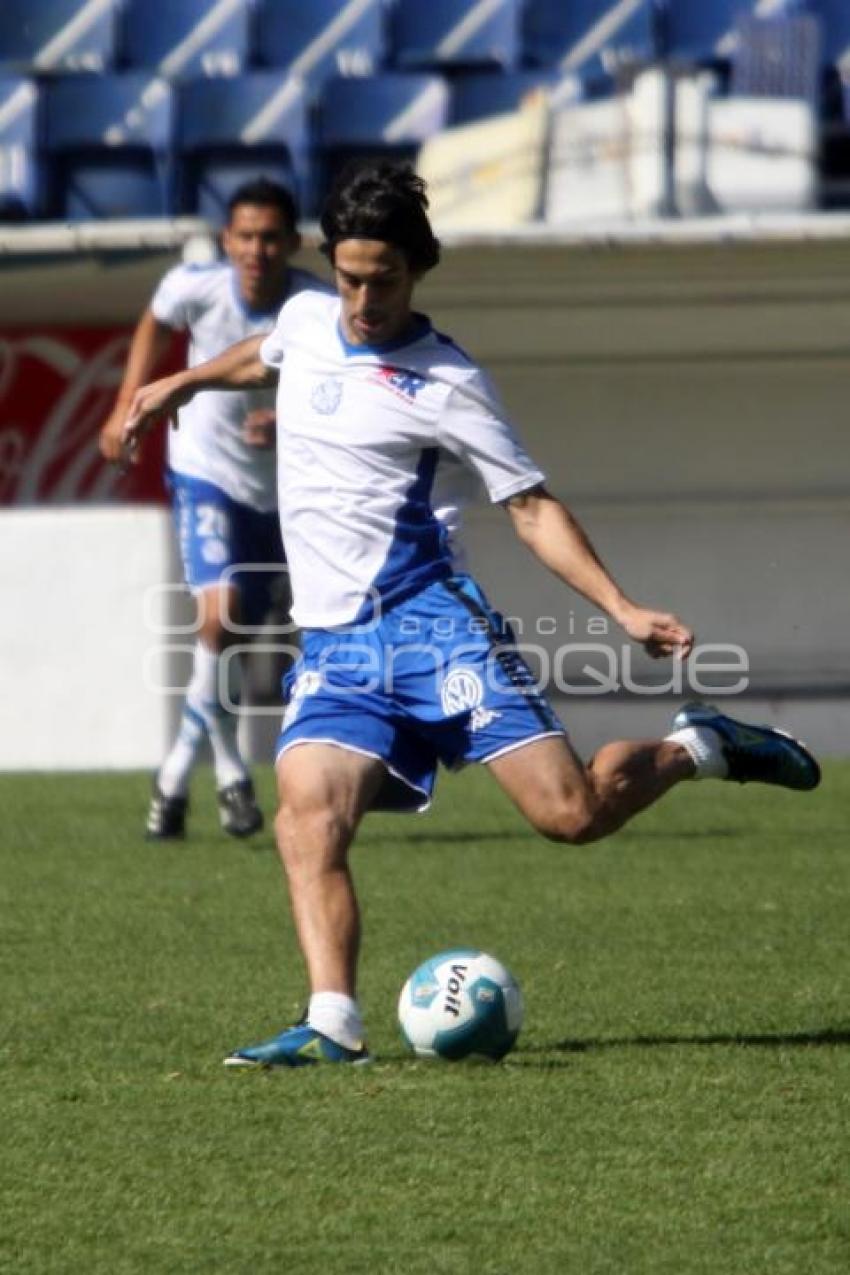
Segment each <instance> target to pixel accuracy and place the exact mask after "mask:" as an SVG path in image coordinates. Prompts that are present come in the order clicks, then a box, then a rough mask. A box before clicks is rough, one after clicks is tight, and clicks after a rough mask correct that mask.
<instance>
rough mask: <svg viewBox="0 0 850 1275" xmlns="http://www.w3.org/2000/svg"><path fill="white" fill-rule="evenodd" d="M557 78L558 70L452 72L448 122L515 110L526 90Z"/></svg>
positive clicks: (529, 91) (546, 83) (459, 121)
mask: <svg viewBox="0 0 850 1275" xmlns="http://www.w3.org/2000/svg"><path fill="white" fill-rule="evenodd" d="M557 81H558V76H557V74H555V73H553V72H547V71H513V72H511V71H503V72H501V73H495V74H494V73H490V74H488V73H487V72H482V71H473V72H470V73H468V74H466V75H458V76H455V77H454V78H453V79H452V86H451V106H450V123H452V124H470V123H472V122H473V121H474V120H480V119H486V118H487V116H488V115H501V114H503V113H505V112H507V111H515V110H516V109H517V107H518V106H519V104H520V102H521V101H522V99H523V98H524V97H526V96H527V94H529V93H533V92H534V91H535V90H538V89H546V88H551V87H552V85H553V84H556V83H557Z"/></svg>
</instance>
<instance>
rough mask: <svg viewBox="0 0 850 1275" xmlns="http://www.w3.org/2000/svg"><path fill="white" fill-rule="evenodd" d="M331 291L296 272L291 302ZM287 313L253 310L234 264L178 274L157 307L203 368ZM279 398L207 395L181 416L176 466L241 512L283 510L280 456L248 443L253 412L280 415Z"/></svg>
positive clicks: (173, 438)
mask: <svg viewBox="0 0 850 1275" xmlns="http://www.w3.org/2000/svg"><path fill="white" fill-rule="evenodd" d="M323 286H324V285H323V284H322V283H321V282H320V281H319V280H318V279H316V278H315V277H314V276H313V275H311V274H307V273H306V271H303V270H290V271H289V282H288V287H287V291H286V297H285V300H288V299H289V298H290V297H292V296H294V295H295V293H296V292H299V291H301V290H302V289H303V288H322V287H323ZM279 309H280V307H279V306H276V307H275V308H274V310H272V311H269V312H267V313H263V312H259V311H253V310H249V309H248V308H247V306H246V304H245V302H244V301H243V300H242V297H241V295H240V293H239V283H238V279H237V276H236V272H235V271H234V269H233V267H232V266H230V265H229V264H215V265H210V266H191V265H190V266H177V267H175V269H174V270H170V271H169V272H168V274H167V275H165V277H164V278H163V280H162V282H161V283H160V285H159V287H158V288H157V290H156V292H155V293H154V297H153V300H152V302H151V310H152V312H153V315H154V318H155V319H156V320H157V321H158V322H159V323H164V324H167V326H168V327H170V328H176V329H178V330H180V331H188V332H189V336H190V344H189V357H188V363H189V366H190V367H195V365H196V364H198V363H205V362H206V361H207V360H208V359H212V358H215V356H216V355H218V354H221V352H222V351H223V350H226V349H227V348H228V346H231V345H235V344H236V343H237V342H238V341H244V340H245V339H246V338H247V337H250V336H260V335H262V334H263V333H265V332H269V331H270V330H271V328H273V327H274V322H275V319H276V318H277V314H278V311H279ZM274 405H275V394H274V390H271V389H270V390H240V391H238V392H233V391H228V390H206V391H204V393H202V394H198V395H197V396H196V397H195V398H194V399H193V400H192V402H191V403H189V404H187V405H186V407H182V408H181V409H180V413H179V417H180V428H179V429H178V430H174V429H169V431H168V464H169V467H170V468H171V469H173V470H175V471H176V472H177V473H180V474H185V475H186V476H188V477H190V478H202V479H204V480H205V481H206V482H209V483H214V484H215V486H216V487H220V488H221V489H222V490H223V491H225V492H226V493H227V495H228V496H230V497H231V499H233V500H236V501H238V502H239V503H240V504H243V505H249V506H250V507H251V508H252V509H258V510H260V511H262V512H264V513H265V512H268V511H270V510H273V509H274V508H275V506H276V504H277V490H276V488H277V479H276V468H277V466H276V461H275V453H274V449H272V448H269V449H263V448H261V447H251V446H250V445H249V444H248V443H246V442H245V441H244V439H243V437H242V426H243V422H244V420H245V417H246V416H247V415H248V413H249V412H253V411H257V410H258V409H263V408H265V409H269V410H273V409H274Z"/></svg>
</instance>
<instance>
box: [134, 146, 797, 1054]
mask: <svg viewBox="0 0 850 1275" xmlns="http://www.w3.org/2000/svg"><path fill="white" fill-rule="evenodd" d="M426 207H427V200H426V199H425V194H424V187H423V184H422V182H421V181H420V180H419V179H418V178H417V177H416V176H415V175H414V174H413V172H412V171H410V170H409V169H404V168H396V167H393V166H390V165H374V166H370V167H366V168H364V169H362V170H360V171H355V172H353V173H347V174H345V175H343V177H342V178H341V180H340V183H339V185H338V186H337V187H336V189H335V190H334V191H333V192H332V194H331V196H330V198H329V201H328V203H327V205H326V207H325V209H324V212H323V214H322V229H323V231H324V235H325V244H324V248H325V251H326V253H327V255H328V256H329V258H330V260H331V262H332V263H333V267H334V273H335V277H336V284H337V290H338V293H339V296H338V298H332V297H328V296H320V295H317V294H315V293H303V294H301V295H300V296H298V297H295V298H294V299H293V300H292V301H291V302H290V303H288V304H287V305H286V306H284V308H283V310H282V311H281V314H280V317H279V319H278V323H277V326H276V328H275V330H274V332H273V333H272V334H271V335H270V336H269V337H267V338H266V339H265V340H260V339H253V340H248V341H245V342H243V343H242V344H241V345H239V346H237V347H236V348H234V349H233V350H230V351H227V352H226V353H225V354H224V355H222V356H221V357H220V358H218V359H214V360H213V361H212V362H211V363H209V364H208V365H207V366H206V367H200V368H196V369H193V370H191V371H189V372H185V373H179V374H178V375H177V376H173V377H169V378H165V379H164V380H162V381H159V382H157V383H156V384H154V385H152V386H148V387H146V388H145V389H143V390H141V391H140V392H139V393H138V394H137V395H136V398H135V400H134V402H133V405H132V407H131V413H130V419H129V420H128V424H127V439H128V441H129V442H132V440H133V439H134V438H135V437H136V436H137V434H138V432H139V431H143V430H144V428H145V427H146V425H147V423H148V422H149V421H150V420H152V419H154V418H155V417H156V416H157V415H158V414H159V413H161V412H163V411H171V410H173V409H174V408H175V407H176V406H179V405H180V404H181V403H184V402H186V401H188V400H189V399H190V398H191V397H192V396H193V395H194V394H195V393H197V392H198V391H199V390H203V389H206V388H209V387H210V386H221V387H231V388H240V387H241V388H244V387H245V386H246V385H270V384H272V383H273V382H274V380H275V379H276V378H279V386H278V395H279V403H280V404H283V403H285V404H286V413H285V418H284V417H283V415H281V417H280V431H279V446H281V447H282V448H283V449H285V451H284V455H285V464H282V465H281V467H280V515H281V525H282V528H283V534H284V537H285V539H286V543H287V551H288V554H289V564H290V569H291V573H292V575H291V580H292V589H293V599H294V602H293V609H292V613H293V617H294V618H295V619H296V620H297V622H298V623H299V624H300V625H301V627H302V633H303V650H302V657H301V660H300V661H299V666H298V668H297V676H296V677H295V679H294V684H293V685H292V688H291V694H290V697H289V703H288V707H287V710H286V714H285V717H284V723H283V730H282V733H281V737H280V741H279V746H278V758H277V779H278V791H279V796H280V812H279V816H278V822H277V837H278V845H279V849H280V852H281V857H282V860H283V863H284V867H285V870H286V874H287V880H288V884H289V891H290V899H291V903H292V909H293V914H294V917H295V924H296V929H297V932H298V938H299V941H300V944H301V949H302V951H303V954H304V959H305V963H306V967H307V974H308V979H309V984H310V992H311V995H310V1001H309V1006H308V1012H307V1018H306V1021H305V1022H304V1023H303V1024H300V1025H298V1026H296V1027H292V1028H288V1029H287V1030H285V1031H283V1032H281V1033H280V1034H279V1035H277V1036H275V1037H273V1038H272V1039H270V1040H268V1041H265V1042H264V1043H262V1044H260V1045H255V1046H250V1047H248V1048H244V1049H239V1050H236V1051H235V1052H234V1053H233V1054H231V1055H230V1056H229V1058H227V1059H226V1062H227V1063H228V1064H229V1065H231V1066H299V1065H302V1064H304V1063H312V1062H317V1061H327V1062H350V1063H356V1062H358V1061H361V1060H365V1058H366V1057H367V1056H368V1055H367V1053H366V1049H365V1045H364V1044H363V1032H362V1022H361V1017H360V1010H359V1007H358V1004H357V1000H356V975H357V963H358V951H359V941H360V925H359V914H358V907H357V899H356V896H355V893H354V887H353V882H352V878H351V875H350V872H349V865H348V851H349V847H350V845H351V843H352V840H353V838H354V836H355V833H356V831H357V828H358V825H359V823H360V820H361V819H362V817H363V815H364V814H365V813H366V812H367V811H368V810H370V809H373V808H376V807H384V808H395V809H404V808H408V809H413V808H422V807H423V806H424V805H426V804H427V802H428V799H429V797H430V793H431V790H432V787H433V783H434V776H435V771H436V767H437V764H438V762H440V761H442V762H443V763H444V764H446V765H450V766H457V765H462V764H464V763H465V762H471V761H478V762H483V763H485V764H486V765H487V766H488V769H489V770H490V773H491V774H492V775H493V776H494V778H495V779H496V780H497V782H498V783H499V784H500V785H501V786H502V788H503V789H504V790H505V791H506V792H507V793H508V795H509V796H510V797H511V798H512V800H513V801H514V802H515V804H516V805H517V807H518V808H519V809H520V811H521V812H522V813H523V814H524V815H525V817H526V818H527V819H528V821H529V822H530V823H531V824H532V826H533V827H534V828H536V829H537V830H538V831H539V832H541V833H542V834H543V835H544V836H546V837H548V838H550V839H552V840H553V841H562V842H573V843H586V842H591V841H594V840H597V839H598V838H600V837H604V836H607V835H608V834H609V833H611V832H613V831H615V830H616V829H617V828H619V827H621V826H622V825H623V824H624V823H625V822H626V821H627V820H628V819H629V818H631V816H632V815H634V814H636V813H637V812H638V811H640V810H642V809H644V808H645V807H647V806H648V805H650V804H651V803H652V802H654V801H656V800H657V799H658V798H660V797H661V796H662V795H663V794H664V793H666V792H667V791H668V790H669V789H670V788H672V787H673V786H674V785H675V784H677V783H679V782H680V781H682V780H684V779H691V778H694V777H717V778H729V779H738V780H742V781H745V780H760V781H762V782H766V783H776V784H781V785H783V786H786V787H789V788H798V789H806V788H813V787H814V786H815V785H816V784H817V783H818V780H819V770H818V766H817V763H816V762H815V761H814V759H813V758H812V757H810V756H809V754H808V753H807V752H806V750H805V749H804V748H803V747H802V746H801V745H799V744H798V743H797V742H796V741H794V740H791V739H790V738H788V737H787V736H784V735H781V734H780V733H779V732H776V731H773V730H771V729H769V728H766V727H749V726H748V727H743V726H741V724H740V723H736V722H734V721H733V720H732V719H731V718H728V717H726V716H724V715H722V714H720V713H718V712H716V711H715V710H713V709H710V708H707V707H702V706H699V707H693V706H691V707H688V708H685V709H683V710H682V711H681V712H680V713H679V714H678V715H677V718H676V720H675V722H674V730H673V732H672V733H671V734H670V735H668V736H667V737H666V738H665V739H662V740H642V741H631V742H626V741H620V742H616V743H611V744H607V745H605V746H604V747H603V748H601V749H600V750H599V752H598V753H597V754H596V756H595V757H594V758H593V759H592V760H591V761H590V762H589V763H588V764H584V763H583V762H582V761H581V760H580V759H579V758H578V756H577V755H576V753H575V752H574V751H573V749H572V747H571V746H570V744H569V742H568V739H567V737H566V734H565V731H564V729H563V727H562V725H561V724H560V722H559V721H558V719H557V718H556V716H555V714H554V713H553V711H552V709H551V708H550V706H549V705H548V703H547V702H546V700H545V698H544V697H543V696H542V695H541V694H540V692H539V691H538V690H537V688H536V687H535V686H534V683H533V679H532V676H531V674H530V672H529V670H528V669H527V667H526V666H525V664H524V663H523V661H522V658H521V656H520V654H519V652H518V651H517V650H516V648H515V646H514V644H513V641H512V636H511V634H510V632H509V631H508V630H507V629H506V627H505V624H504V621H503V620H502V618H501V616H499V614H498V613H497V612H494V611H493V610H492V608H491V607H490V606H489V604H488V602H487V600H486V599H485V598H484V596H483V594H482V593H481V590H480V589H479V588H478V586H477V585H476V583H475V582H474V580H472V579H471V578H470V577H469V576H467V575H462V574H457V573H456V572H455V569H454V564H453V563H452V560H451V556H450V554H449V552H448V550H447V546H446V540H445V536H444V535H443V534H442V533H441V528H440V525H439V522H438V520H437V518H436V516H435V513H434V510H435V508H436V507H437V505H438V504H439V503H440V500H441V497H440V494H439V490H440V484H441V480H442V479H441V475H442V472H443V469H444V466H445V465H446V463H448V464H449V468H451V466H452V465H453V464H455V465H456V463H457V461H458V460H459V461H461V462H462V463H463V464H464V465H465V466H466V468H467V469H469V470H471V471H472V472H473V473H474V474H476V475H477V476H478V478H479V479H480V480H481V481H482V482H483V484H484V487H485V489H486V491H487V493H488V495H489V498H490V500H491V501H493V502H496V503H499V504H502V505H503V506H504V507H505V508H506V510H507V512H508V515H509V517H510V520H511V522H512V524H513V527H514V530H515V532H516V534H517V535H518V536H519V538H520V540H521V541H522V542H523V543H524V544H525V545H527V546H528V548H529V549H530V550H531V551H532V553H534V555H535V556H536V557H537V558H538V559H539V560H540V561H541V562H542V563H543V564H544V565H545V566H546V567H548V568H549V569H550V570H551V571H553V572H554V573H555V574H556V575H557V576H558V577H559V578H560V579H561V580H562V581H563V582H564V583H565V584H567V585H568V586H569V587H570V588H573V589H575V590H577V591H578V592H579V593H581V594H583V595H584V596H585V597H586V598H588V599H589V600H590V602H591V603H593V605H594V606H595V607H598V608H601V609H602V610H603V611H604V612H605V613H606V614H608V615H609V616H611V618H612V619H614V620H615V621H616V622H617V623H618V624H619V625H621V626H622V628H623V629H624V630H625V631H626V633H627V634H628V635H629V637H631V638H632V639H633V640H634V641H636V642H638V643H640V644H641V645H642V646H643V647H644V648H645V649H646V650H647V651H648V652H649V653H650V654H651V655H654V656H679V657H685V656H687V654H688V653H689V651H690V650H691V648H692V645H693V640H694V639H693V634H692V632H691V630H690V629H689V628H688V626H687V625H686V624H684V623H683V622H682V621H681V620H679V619H678V618H677V617H676V616H675V615H672V614H671V613H669V612H666V611H659V610H655V609H654V608H651V607H646V606H642V605H640V604H638V603H635V602H633V601H632V600H631V599H630V598H629V597H627V596H626V595H625V594H624V593H623V591H622V590H621V589H620V587H619V586H618V585H617V583H616V582H615V581H614V579H613V578H612V577H611V575H610V574H609V573H608V571H607V570H606V569H605V567H604V566H603V564H602V563H601V562H600V560H599V558H598V557H597V555H596V553H595V551H594V549H593V547H592V546H591V544H590V542H589V540H588V538H587V536H586V535H585V533H584V531H583V530H582V528H581V527H580V526H579V524H578V523H577V521H576V520H575V518H574V517H573V516H572V514H571V513H570V512H569V511H568V510H567V509H566V508H565V506H564V505H563V504H562V503H561V502H560V501H559V500H557V499H555V497H553V496H552V495H551V494H550V493H549V492H548V491H547V489H546V487H545V485H544V475H543V474H542V472H541V471H540V470H539V469H538V468H537V466H536V465H535V464H534V462H533V461H532V460H531V458H530V457H529V456H528V455H527V453H526V452H525V451H524V450H523V448H522V446H521V445H520V443H519V442H518V440H517V438H516V435H515V433H514V431H513V429H512V427H511V426H510V424H509V423H508V422H507V421H506V419H505V416H504V413H503V411H502V408H501V406H500V404H499V402H498V400H497V398H496V397H495V395H494V393H493V391H492V389H491V387H490V385H489V383H488V381H487V379H486V377H485V376H484V375H483V374H482V372H481V371H480V370H479V369H478V368H477V367H476V366H475V365H474V363H472V362H471V361H470V359H469V358H468V357H467V356H466V355H465V354H464V353H463V351H461V350H459V349H458V347H457V346H455V345H454V343H453V342H452V341H451V340H450V339H449V338H447V337H445V336H443V335H442V334H441V333H439V332H436V331H435V330H434V329H433V328H432V326H431V324H430V322H429V321H428V319H427V318H426V317H425V316H424V315H421V314H417V313H416V312H415V311H414V310H413V306H412V300H413V292H414V288H415V286H416V284H417V282H418V280H419V279H420V278H421V276H422V275H423V274H424V273H425V272H426V271H427V270H429V269H431V268H432V267H433V266H435V265H436V264H437V261H438V259H439V245H438V243H437V241H436V240H435V238H434V236H433V233H432V231H431V227H430V224H429V222H428V217H427V214H426V211H425V209H426ZM329 476H332V478H331V479H330V480H329Z"/></svg>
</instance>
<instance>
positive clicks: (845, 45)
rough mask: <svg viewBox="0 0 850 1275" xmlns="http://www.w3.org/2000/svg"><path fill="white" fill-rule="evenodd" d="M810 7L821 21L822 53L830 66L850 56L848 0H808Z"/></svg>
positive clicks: (849, 6) (849, 12)
mask: <svg viewBox="0 0 850 1275" xmlns="http://www.w3.org/2000/svg"><path fill="white" fill-rule="evenodd" d="M807 7H808V9H809V11H810V12H811V13H812V14H814V16H815V17H816V18H818V19H819V20H820V23H821V53H822V57H823V61H824V62H825V63H826V64H827V65H828V66H837V65H838V63H839V62H841V61H844V60H846V59H847V58H848V56H850V4H848V3H847V0H808V6H807Z"/></svg>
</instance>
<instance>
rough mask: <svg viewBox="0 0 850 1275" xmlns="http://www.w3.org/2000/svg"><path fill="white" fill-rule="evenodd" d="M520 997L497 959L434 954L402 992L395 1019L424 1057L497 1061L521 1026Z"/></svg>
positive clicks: (458, 952) (465, 951) (471, 953)
mask: <svg viewBox="0 0 850 1275" xmlns="http://www.w3.org/2000/svg"><path fill="white" fill-rule="evenodd" d="M522 1015H523V1008H522V993H521V992H520V989H519V984H518V983H517V981H516V979H515V978H514V976H513V975H512V974H511V973H510V971H509V970H507V969H505V967H504V965H502V963H501V962H500V961H497V960H496V959H495V957H493V956H488V955H487V953H486V952H479V951H476V950H475V949H474V948H455V949H453V950H452V951H449V952H441V953H440V954H439V956H432V957H431V959H430V960H429V961H425V962H424V963H423V964H422V965H420V966H419V968H418V969H416V970H414V971H413V973H412V974H411V976H410V978H409V979H408V980H407V982H406V983H405V985H404V987H403V988H402V989H401V996H400V997H399V1002H398V1020H399V1023H400V1024H401V1030H402V1034H403V1036H404V1038H405V1040H406V1041H407V1043H408V1044H409V1045H410V1047H411V1049H412V1050H413V1051H414V1053H416V1054H419V1056H420V1057H422V1058H446V1059H448V1060H450V1061H451V1062H456V1061H457V1060H458V1059H460V1058H469V1057H479V1058H490V1059H493V1060H494V1061H495V1060H498V1059H499V1058H504V1056H505V1054H506V1053H507V1052H508V1051H509V1050H510V1049H511V1048H512V1047H513V1044H514V1041H515V1040H516V1038H517V1036H518V1035H519V1029H520V1027H521V1026H522Z"/></svg>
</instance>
